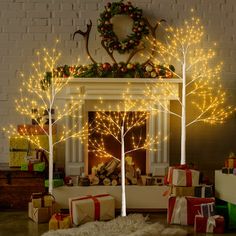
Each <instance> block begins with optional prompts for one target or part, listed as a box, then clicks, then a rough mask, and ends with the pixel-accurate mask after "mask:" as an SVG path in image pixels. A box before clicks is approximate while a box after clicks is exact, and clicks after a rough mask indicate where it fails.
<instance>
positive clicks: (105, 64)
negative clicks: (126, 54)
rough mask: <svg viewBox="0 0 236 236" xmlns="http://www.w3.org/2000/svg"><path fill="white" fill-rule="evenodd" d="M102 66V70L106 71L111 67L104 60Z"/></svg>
mask: <svg viewBox="0 0 236 236" xmlns="http://www.w3.org/2000/svg"><path fill="white" fill-rule="evenodd" d="M102 68H103V69H104V70H106V71H108V70H110V69H111V65H110V63H108V62H105V63H103V64H102Z"/></svg>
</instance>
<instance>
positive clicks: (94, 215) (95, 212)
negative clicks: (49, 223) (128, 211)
mask: <svg viewBox="0 0 236 236" xmlns="http://www.w3.org/2000/svg"><path fill="white" fill-rule="evenodd" d="M69 209H70V216H71V220H72V223H73V224H75V225H80V224H83V223H85V222H89V221H94V220H111V219H113V218H115V199H114V198H113V197H112V196H111V195H109V194H102V195H96V196H85V197H76V198H70V199H69Z"/></svg>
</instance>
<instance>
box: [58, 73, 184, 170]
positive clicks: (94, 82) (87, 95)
mask: <svg viewBox="0 0 236 236" xmlns="http://www.w3.org/2000/svg"><path fill="white" fill-rule="evenodd" d="M154 83H159V84H162V83H171V84H172V85H173V89H174V91H175V96H171V97H165V96H163V100H164V101H165V102H166V103H167V105H169V103H170V101H171V100H175V99H177V98H178V96H179V92H178V91H179V84H180V83H181V80H179V79H163V80H158V79H143V78H74V79H72V80H71V81H70V83H69V84H68V85H67V88H66V90H65V92H64V94H61V97H60V98H59V99H62V100H63V101H66V102H69V100H70V97H71V96H73V97H74V98H76V97H78V96H79V95H83V107H82V109H80V110H79V111H75V115H76V116H77V117H78V116H81V117H83V119H82V120H77V118H71V119H67V121H66V125H67V126H68V128H69V127H70V126H71V125H73V124H75V122H79V126H80V127H81V126H82V125H83V124H85V123H86V122H88V121H89V119H91V118H90V115H92V114H94V112H96V108H95V105H96V104H97V102H98V100H99V99H100V97H102V99H103V101H104V102H103V106H104V108H106V106H108V105H109V106H110V104H113V105H115V104H117V103H118V102H119V101H121V100H122V94H123V93H124V91H125V90H126V88H127V85H128V84H129V88H130V89H129V91H130V94H132V97H133V98H135V97H136V98H139V99H140V97H142V98H143V99H148V98H147V97H145V96H144V88H145V86H146V85H151V84H154ZM154 92H155V93H156V94H159V95H161V94H160V92H161V90H160V91H158V89H156V90H155V91H154ZM157 106H158V104H157ZM150 112H151V111H150ZM143 129H144V130H145V132H148V134H149V135H150V136H151V137H155V136H157V134H160V136H159V137H160V140H163V141H162V142H160V143H159V144H158V147H157V148H158V150H157V151H156V152H153V151H144V152H142V153H140V154H138V155H141V156H142V158H140V159H142V161H143V160H145V161H144V163H142V164H140V167H141V168H142V170H143V173H152V174H153V175H164V174H165V168H166V167H167V166H168V165H169V150H168V148H169V145H168V139H167V140H165V141H164V137H168V134H169V114H167V113H159V114H158V115H157V114H156V113H154V112H151V115H150V118H149V119H148V120H147V122H146V124H145V127H144V128H143ZM138 132H139V131H138ZM88 148H89V145H88V141H87V142H85V143H84V144H81V143H80V142H79V141H78V140H75V139H71V140H67V141H66V144H65V169H66V175H78V174H81V172H85V174H89V173H90V172H91V167H92V165H94V164H93V163H92V164H91V162H90V158H91V156H89V152H88ZM143 157H144V158H143ZM137 165H139V164H138V163H137Z"/></svg>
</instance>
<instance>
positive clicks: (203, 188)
mask: <svg viewBox="0 0 236 236" xmlns="http://www.w3.org/2000/svg"><path fill="white" fill-rule="evenodd" d="M205 192H206V186H205V185H204V186H202V188H201V198H205Z"/></svg>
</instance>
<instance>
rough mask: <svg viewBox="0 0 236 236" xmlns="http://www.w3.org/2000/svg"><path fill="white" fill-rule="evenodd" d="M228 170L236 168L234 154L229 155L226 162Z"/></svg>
mask: <svg viewBox="0 0 236 236" xmlns="http://www.w3.org/2000/svg"><path fill="white" fill-rule="evenodd" d="M225 167H226V168H236V156H235V155H234V153H233V152H231V153H230V154H229V157H228V158H227V159H226V160H225Z"/></svg>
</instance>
